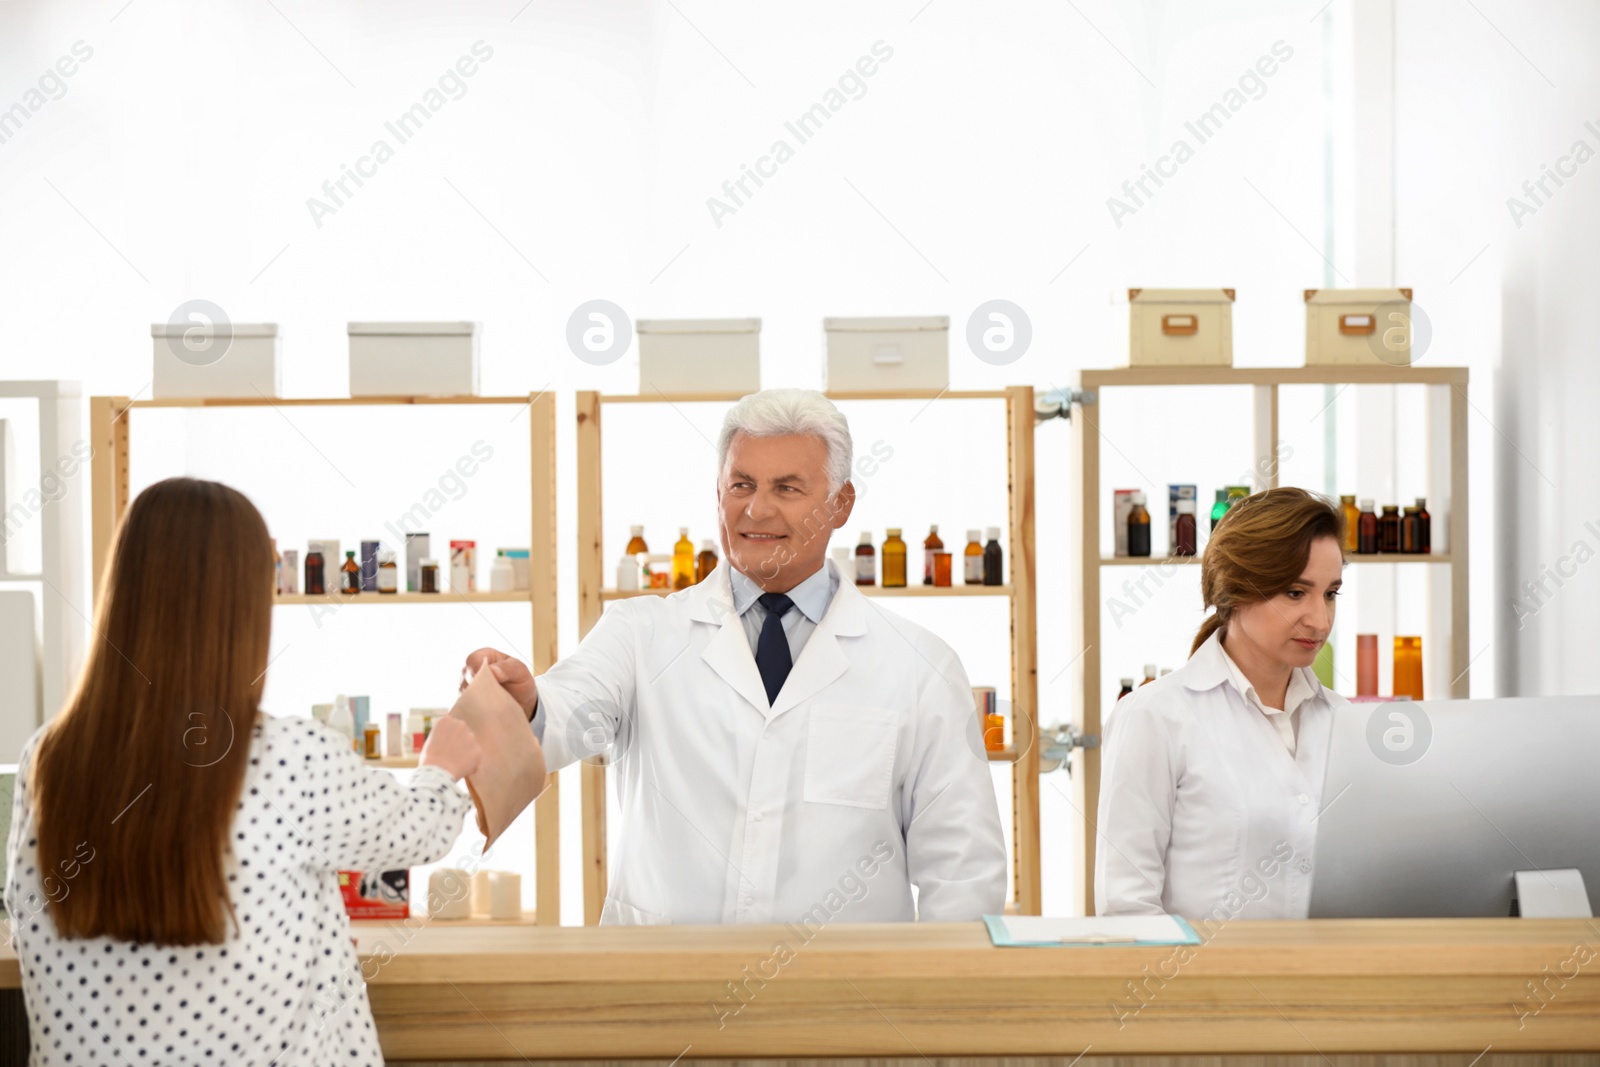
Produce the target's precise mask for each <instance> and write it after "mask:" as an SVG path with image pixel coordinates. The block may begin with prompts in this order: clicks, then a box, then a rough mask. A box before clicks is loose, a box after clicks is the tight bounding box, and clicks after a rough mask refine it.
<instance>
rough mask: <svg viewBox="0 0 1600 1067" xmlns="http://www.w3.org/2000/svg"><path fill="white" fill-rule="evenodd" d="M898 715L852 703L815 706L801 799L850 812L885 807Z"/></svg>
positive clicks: (892, 774)
mask: <svg viewBox="0 0 1600 1067" xmlns="http://www.w3.org/2000/svg"><path fill="white" fill-rule="evenodd" d="M896 720H897V716H896V714H895V713H894V712H893V711H891V710H889V709H888V708H869V707H863V706H861V705H856V704H813V705H812V706H811V723H810V727H809V729H810V733H809V734H808V736H807V738H806V787H805V799H806V800H807V801H808V802H811V803H817V804H845V805H848V806H850V807H854V808H873V809H883V808H887V807H888V806H889V785H890V782H891V780H892V778H893V776H894V749H895V735H896V732H897V731H896V726H897V722H896Z"/></svg>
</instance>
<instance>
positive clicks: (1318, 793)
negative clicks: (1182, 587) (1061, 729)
mask: <svg viewBox="0 0 1600 1067" xmlns="http://www.w3.org/2000/svg"><path fill="white" fill-rule="evenodd" d="M1343 526H1344V517H1343V515H1342V514H1341V512H1340V510H1339V508H1338V506H1337V505H1334V504H1330V503H1329V502H1328V501H1326V500H1324V499H1323V498H1322V497H1319V496H1316V495H1314V494H1312V493H1308V492H1306V491H1305V490H1303V489H1290V488H1282V489H1269V490H1267V491H1266V492H1263V493H1257V494H1256V495H1254V496H1251V497H1247V498H1245V499H1244V500H1243V501H1241V502H1239V503H1237V504H1235V505H1234V506H1233V508H1232V509H1231V510H1229V512H1228V514H1227V516H1226V517H1225V518H1224V519H1223V520H1222V521H1221V522H1220V523H1218V525H1217V528H1216V530H1215V531H1214V532H1213V533H1212V535H1211V541H1210V543H1209V544H1208V545H1207V546H1206V550H1205V557H1204V559H1203V561H1202V563H1201V566H1200V592H1201V596H1202V598H1203V599H1204V602H1205V606H1206V607H1207V608H1214V609H1215V610H1214V611H1213V612H1212V614H1210V615H1209V616H1207V617H1206V620H1205V622H1204V623H1203V624H1202V625H1201V627H1200V632H1199V633H1198V634H1196V635H1195V639H1194V646H1193V648H1192V649H1191V650H1190V655H1189V661H1188V662H1187V663H1186V664H1184V665H1183V666H1182V667H1180V668H1179V669H1178V670H1175V671H1173V672H1172V673H1171V674H1169V675H1166V676H1165V677H1163V678H1159V679H1157V680H1156V681H1154V682H1151V683H1150V684H1149V685H1144V686H1141V687H1139V688H1138V689H1136V690H1134V691H1133V693H1132V694H1130V695H1129V696H1127V697H1126V698H1124V699H1123V700H1122V701H1121V702H1120V703H1119V704H1118V706H1117V708H1116V709H1115V712H1114V714H1113V715H1112V719H1111V724H1110V727H1109V730H1108V731H1107V736H1106V745H1105V765H1104V769H1103V776H1102V780H1101V788H1100V813H1099V827H1098V828H1099V833H1100V841H1099V843H1098V847H1097V849H1096V858H1095V904H1096V908H1097V910H1098V911H1099V913H1100V914H1102V915H1128V914H1157V913H1168V914H1175V915H1182V916H1184V917H1186V918H1190V919H1194V920H1201V921H1208V922H1212V923H1215V922H1218V921H1226V920H1228V919H1236V918H1248V919H1294V918H1300V919H1303V918H1305V917H1306V916H1307V913H1308V908H1309V900H1310V892H1311V875H1312V870H1313V865H1314V863H1315V859H1316V857H1315V856H1313V855H1312V845H1313V842H1314V841H1315V838H1316V819H1317V814H1318V812H1319V811H1320V810H1321V806H1322V804H1321V800H1322V776H1323V769H1324V764H1325V761H1326V755H1327V746H1328V735H1329V730H1330V727H1331V725H1332V720H1333V714H1334V708H1335V707H1336V706H1339V705H1342V704H1343V703H1345V701H1344V698H1343V697H1340V696H1338V695H1337V694H1335V693H1334V692H1333V691H1331V690H1329V689H1325V688H1323V686H1322V684H1321V682H1319V681H1318V680H1317V676H1316V675H1315V674H1314V673H1312V670H1311V664H1312V662H1313V661H1314V660H1315V659H1316V656H1317V651H1318V650H1319V649H1320V648H1321V647H1322V645H1323V643H1324V642H1326V641H1327V639H1328V634H1329V631H1331V630H1332V629H1333V616H1334V605H1335V603H1336V600H1335V598H1336V597H1337V596H1338V595H1339V587H1340V584H1341V581H1340V574H1341V571H1342V569H1343V566H1344V556H1343V551H1342V547H1341V546H1342V545H1343V543H1344V541H1343Z"/></svg>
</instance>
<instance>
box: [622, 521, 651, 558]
mask: <svg viewBox="0 0 1600 1067" xmlns="http://www.w3.org/2000/svg"><path fill="white" fill-rule="evenodd" d="M628 536H629V539H628V548H627V553H628V555H630V556H637V555H638V554H639V553H641V552H648V551H650V547H649V546H648V545H646V544H645V543H644V527H643V526H630V527H628Z"/></svg>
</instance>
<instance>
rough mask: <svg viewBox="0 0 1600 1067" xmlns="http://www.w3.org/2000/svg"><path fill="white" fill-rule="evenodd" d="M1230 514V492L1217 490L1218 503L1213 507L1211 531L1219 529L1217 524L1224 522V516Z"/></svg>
mask: <svg viewBox="0 0 1600 1067" xmlns="http://www.w3.org/2000/svg"><path fill="white" fill-rule="evenodd" d="M1227 513H1228V491H1227V490H1226V489H1218V490H1217V502H1216V503H1215V504H1212V505H1211V529H1212V530H1215V529H1216V528H1217V523H1219V522H1221V521H1222V516H1224V515H1226V514H1227Z"/></svg>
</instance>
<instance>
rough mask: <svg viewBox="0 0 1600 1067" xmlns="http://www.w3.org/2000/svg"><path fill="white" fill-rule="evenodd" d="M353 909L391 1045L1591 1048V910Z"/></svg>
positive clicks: (962, 1050) (662, 1050) (582, 1050)
mask: <svg viewBox="0 0 1600 1067" xmlns="http://www.w3.org/2000/svg"><path fill="white" fill-rule="evenodd" d="M354 930H355V933H356V938H357V948H358V952H359V953H360V955H361V957H362V960H363V969H364V971H365V973H366V975H367V977H368V982H369V996H370V999H371V1002H372V1007H373V1013H374V1016H375V1018H376V1019H377V1022H378V1029H379V1033H380V1040H381V1042H382V1045H383V1050H384V1053H385V1055H386V1056H387V1057H389V1058H392V1059H416V1060H426V1059H448V1060H467V1059H498V1058H509V1059H522V1058H524V1057H526V1058H528V1059H534V1060H537V1059H574V1058H608V1059H626V1058H657V1057H659V1058H662V1059H665V1060H672V1059H673V1058H675V1057H677V1056H679V1055H681V1054H684V1053H686V1052H687V1053H689V1054H690V1057H691V1058H695V1059H698V1058H701V1057H730V1056H739V1057H756V1058H786V1057H797V1056H804V1057H826V1056H889V1057H900V1056H917V1055H921V1056H930V1057H931V1056H940V1055H943V1056H976V1055H991V1056H1040V1055H1056V1056H1067V1057H1068V1058H1071V1057H1074V1056H1077V1055H1078V1054H1079V1053H1081V1052H1083V1051H1084V1050H1085V1049H1086V1048H1088V1049H1092V1053H1093V1054H1094V1055H1111V1054H1134V1053H1179V1052H1191V1053H1219V1052H1234V1053H1247V1052H1259V1053H1266V1052H1277V1053H1304V1054H1316V1053H1322V1054H1328V1053H1334V1052H1466V1053H1470V1054H1472V1055H1476V1054H1478V1053H1480V1052H1482V1051H1484V1050H1485V1049H1487V1048H1489V1047H1493V1048H1494V1049H1495V1050H1496V1051H1498V1052H1506V1051H1515V1050H1530V1051H1533V1050H1539V1051H1579V1050H1600V920H1527V919H1469V920H1455V919H1450V920H1320V921H1309V922H1232V923H1227V924H1219V925H1216V926H1214V927H1212V928H1211V929H1209V930H1202V936H1203V937H1205V938H1207V939H1206V940H1205V941H1203V943H1201V944H1199V945H1194V946H1184V947H1180V948H1173V947H1161V948H1132V947H1128V946H1102V947H1093V948H1045V949H1037V948H1031V949H1020V948H1018V949H997V948H994V947H993V946H991V945H990V944H989V939H988V935H987V934H986V933H985V931H984V928H983V926H982V924H980V923H950V924H927V925H915V924H904V925H894V924H884V925H845V924H835V925H832V926H828V927H824V928H821V929H815V928H813V929H812V930H811V931H810V937H809V940H808V939H807V931H805V930H802V929H801V928H799V927H797V926H679V927H598V928H596V927H538V926H526V925H516V926H509V925H508V926H492V925H490V926H470V927H468V926H461V927H453V926H450V925H448V924H446V923H427V922H414V923H399V922H396V923H365V922H363V923H356V924H354ZM18 978H19V976H18V972H17V961H16V957H15V955H14V954H12V953H10V952H9V951H5V950H0V986H10V987H15V986H16V985H17V984H18Z"/></svg>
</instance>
